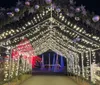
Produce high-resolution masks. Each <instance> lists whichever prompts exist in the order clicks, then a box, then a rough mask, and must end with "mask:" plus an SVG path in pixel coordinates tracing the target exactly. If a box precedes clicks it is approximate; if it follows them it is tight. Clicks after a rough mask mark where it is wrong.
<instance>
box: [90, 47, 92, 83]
mask: <svg viewBox="0 0 100 85" xmlns="http://www.w3.org/2000/svg"><path fill="white" fill-rule="evenodd" d="M91 64H92V50H91V49H90V81H91V80H92V69H91Z"/></svg>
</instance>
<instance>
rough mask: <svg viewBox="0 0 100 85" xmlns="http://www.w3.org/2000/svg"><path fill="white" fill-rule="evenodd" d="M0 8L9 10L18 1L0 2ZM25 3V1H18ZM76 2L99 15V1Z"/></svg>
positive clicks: (6, 0)
mask: <svg viewBox="0 0 100 85" xmlns="http://www.w3.org/2000/svg"><path fill="white" fill-rule="evenodd" d="M0 1H1V2H0V6H1V7H6V8H10V7H13V6H15V5H16V2H17V1H18V0H0ZM20 1H25V0H20ZM74 1H76V2H77V5H81V4H83V5H85V6H86V9H87V10H89V11H90V12H95V13H96V14H99V15H100V9H99V8H100V3H99V2H100V0H74Z"/></svg>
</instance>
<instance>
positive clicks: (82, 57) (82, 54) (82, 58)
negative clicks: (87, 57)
mask: <svg viewBox="0 0 100 85" xmlns="http://www.w3.org/2000/svg"><path fill="white" fill-rule="evenodd" d="M81 60H82V76H83V77H85V75H84V52H82V53H81Z"/></svg>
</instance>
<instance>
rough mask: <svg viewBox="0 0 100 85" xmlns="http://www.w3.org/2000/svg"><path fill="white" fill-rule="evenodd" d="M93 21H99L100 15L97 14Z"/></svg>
mask: <svg viewBox="0 0 100 85" xmlns="http://www.w3.org/2000/svg"><path fill="white" fill-rule="evenodd" d="M92 20H93V22H98V21H99V20H100V16H98V15H96V16H94V17H93V18H92Z"/></svg>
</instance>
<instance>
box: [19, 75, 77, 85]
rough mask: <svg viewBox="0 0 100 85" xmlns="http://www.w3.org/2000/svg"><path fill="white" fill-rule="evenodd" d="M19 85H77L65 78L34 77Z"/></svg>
mask: <svg viewBox="0 0 100 85" xmlns="http://www.w3.org/2000/svg"><path fill="white" fill-rule="evenodd" d="M21 85H77V84H76V83H75V82H73V81H72V80H71V79H69V78H68V77H66V76H52V75H35V76H33V77H32V78H30V79H28V80H26V81H25V82H24V83H23V84H21Z"/></svg>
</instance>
